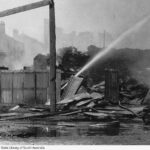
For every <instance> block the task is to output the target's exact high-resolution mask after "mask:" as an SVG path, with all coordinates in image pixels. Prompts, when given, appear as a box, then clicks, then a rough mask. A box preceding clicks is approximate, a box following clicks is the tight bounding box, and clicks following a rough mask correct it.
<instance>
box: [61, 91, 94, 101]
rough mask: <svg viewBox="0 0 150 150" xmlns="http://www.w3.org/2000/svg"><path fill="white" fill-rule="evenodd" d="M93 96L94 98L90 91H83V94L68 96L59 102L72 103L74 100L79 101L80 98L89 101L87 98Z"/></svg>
mask: <svg viewBox="0 0 150 150" xmlns="http://www.w3.org/2000/svg"><path fill="white" fill-rule="evenodd" d="M91 98H92V96H91V95H90V94H89V93H81V94H76V95H74V96H72V97H69V98H66V99H64V100H62V101H60V102H58V104H68V103H71V102H73V101H77V102H78V101H80V100H85V101H87V100H89V99H91Z"/></svg>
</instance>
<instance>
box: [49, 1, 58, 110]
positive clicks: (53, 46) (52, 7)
mask: <svg viewBox="0 0 150 150" xmlns="http://www.w3.org/2000/svg"><path fill="white" fill-rule="evenodd" d="M49 32H50V33H49V34H50V36H49V37H50V38H49V39H50V42H49V44H50V47H49V48H50V91H49V94H50V110H51V112H52V113H55V112H56V34H55V4H54V1H53V0H51V3H50V4H49Z"/></svg>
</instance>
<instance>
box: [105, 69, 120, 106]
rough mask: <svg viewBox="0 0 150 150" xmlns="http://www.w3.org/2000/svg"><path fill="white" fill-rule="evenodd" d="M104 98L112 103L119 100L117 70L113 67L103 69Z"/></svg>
mask: <svg viewBox="0 0 150 150" xmlns="http://www.w3.org/2000/svg"><path fill="white" fill-rule="evenodd" d="M105 99H106V100H107V101H109V102H111V103H113V104H118V101H119V81H118V71H117V70H114V69H106V70H105Z"/></svg>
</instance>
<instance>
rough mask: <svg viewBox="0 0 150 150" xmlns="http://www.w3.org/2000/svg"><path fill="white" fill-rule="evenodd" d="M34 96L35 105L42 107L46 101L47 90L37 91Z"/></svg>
mask: <svg viewBox="0 0 150 150" xmlns="http://www.w3.org/2000/svg"><path fill="white" fill-rule="evenodd" d="M36 94H37V95H36V104H37V105H40V104H42V105H44V104H45V103H46V101H47V89H37V91H36Z"/></svg>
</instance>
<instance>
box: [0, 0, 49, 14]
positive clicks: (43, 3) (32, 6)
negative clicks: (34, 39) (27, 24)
mask: <svg viewBox="0 0 150 150" xmlns="http://www.w3.org/2000/svg"><path fill="white" fill-rule="evenodd" d="M49 4H50V0H43V1H40V2H36V3H32V4H27V5H24V6H20V7H16V8H12V9H9V10H5V11H1V12H0V17H5V16H9V15H13V14H16V13H21V12H24V11H28V10H32V9H36V8H39V7H43V6H46V5H49Z"/></svg>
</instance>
